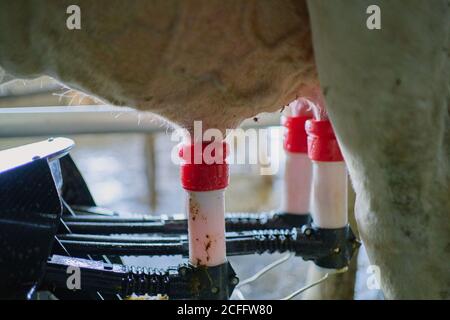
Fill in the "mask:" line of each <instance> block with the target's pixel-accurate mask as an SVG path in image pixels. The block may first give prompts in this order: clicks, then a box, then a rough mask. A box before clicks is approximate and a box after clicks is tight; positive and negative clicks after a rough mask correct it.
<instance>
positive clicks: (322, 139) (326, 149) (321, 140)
mask: <svg viewBox="0 0 450 320" xmlns="http://www.w3.org/2000/svg"><path fill="white" fill-rule="evenodd" d="M305 129H306V132H307V134H308V157H309V158H310V159H311V160H314V161H323V162H339V161H344V158H343V157H342V153H341V149H340V148H339V144H338V142H337V140H336V136H335V135H334V131H333V127H332V126H331V122H330V121H329V120H313V119H311V120H308V121H306V124H305Z"/></svg>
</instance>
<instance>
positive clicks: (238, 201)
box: [0, 133, 382, 299]
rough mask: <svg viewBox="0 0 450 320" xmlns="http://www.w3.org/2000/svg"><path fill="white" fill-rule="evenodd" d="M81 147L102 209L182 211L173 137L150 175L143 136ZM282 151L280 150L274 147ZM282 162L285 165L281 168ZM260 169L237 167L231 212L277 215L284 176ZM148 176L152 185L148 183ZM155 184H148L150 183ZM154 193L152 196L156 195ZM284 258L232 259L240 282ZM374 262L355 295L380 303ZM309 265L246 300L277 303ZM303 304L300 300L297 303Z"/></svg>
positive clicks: (97, 140)
mask: <svg viewBox="0 0 450 320" xmlns="http://www.w3.org/2000/svg"><path fill="white" fill-rule="evenodd" d="M71 138H72V139H74V140H75V142H76V143H77V146H76V148H75V149H74V150H73V152H72V156H73V158H74V159H75V162H76V163H77V164H78V166H79V168H80V170H81V172H82V173H83V175H84V178H85V179H86V181H87V182H88V185H89V187H90V189H91V192H92V193H93V195H94V198H95V199H96V201H97V203H98V204H99V205H100V206H104V207H108V208H112V209H115V210H117V211H121V212H124V213H125V212H126V213H129V214H133V213H144V214H170V213H181V212H182V211H183V199H184V198H183V190H182V189H181V187H180V185H179V182H178V181H179V180H178V179H179V176H178V168H177V167H176V166H175V165H174V164H172V162H171V160H170V151H171V148H172V146H174V145H175V143H174V142H171V141H170V135H169V134H164V133H161V134H157V135H155V136H154V137H153V139H152V140H153V142H152V143H153V147H154V151H155V152H154V155H155V158H154V161H155V167H156V170H155V171H153V170H148V166H147V163H146V156H145V150H146V145H147V146H148V144H149V138H147V137H145V136H144V135H138V134H125V135H124V134H122V135H117V134H111V135H95V136H93V135H84V136H74V137H71ZM39 140H41V139H39V138H32V139H28V138H27V139H25V138H23V139H22V138H21V139H0V149H5V148H9V147H13V146H18V145H21V144H25V143H30V142H35V141H39ZM272 146H273V147H274V148H278V149H279V148H280V146H279V144H278V143H277V144H273V145H272ZM282 162H283V161H281V163H282ZM257 170H258V168H257V167H256V166H250V165H246V166H232V167H231V183H230V187H229V189H228V190H227V202H226V203H227V211H229V212H237V211H253V212H257V211H265V210H273V209H276V208H277V206H278V204H279V201H280V199H279V195H280V193H281V179H280V177H281V176H282V170H280V172H279V173H278V174H277V175H275V176H261V175H259V174H257ZM147 172H150V176H151V175H152V174H154V177H153V179H147ZM149 180H150V181H154V183H153V184H152V183H149V182H148V181H149ZM151 190H153V191H152V192H151ZM280 257H281V255H278V254H276V255H268V254H264V255H260V256H256V255H255V256H241V257H231V258H230V260H231V263H232V264H233V267H234V268H235V270H236V272H237V273H238V274H239V276H240V278H241V279H245V278H247V277H249V276H251V275H253V274H254V273H255V272H256V271H258V270H259V269H261V268H263V267H264V266H265V265H267V264H269V263H270V262H272V261H274V260H275V259H278V258H280ZM178 262H179V257H158V258H142V257H140V258H133V257H129V258H128V259H127V263H130V264H135V265H139V264H148V263H150V264H151V265H152V266H155V267H158V266H160V267H163V266H165V265H169V264H172V265H173V264H177V263H178ZM368 264H369V262H368V259H367V256H366V254H365V252H364V250H360V255H359V261H358V269H359V270H360V271H359V272H358V275H357V285H356V290H355V298H356V299H380V298H381V297H382V294H381V293H380V291H378V290H369V289H367V286H366V281H367V274H366V272H365V270H367V266H368ZM307 267H308V265H307V263H306V262H304V261H303V260H302V259H300V258H291V260H289V261H288V262H286V263H284V264H283V265H281V266H279V267H278V268H276V269H275V270H272V271H270V272H269V273H268V274H266V275H265V276H264V277H263V278H261V279H260V280H258V281H257V282H255V283H254V284H252V285H251V286H247V287H244V288H242V292H243V294H244V295H245V297H246V298H250V299H278V298H281V297H283V296H286V295H287V294H289V293H291V292H292V291H294V290H296V289H298V288H300V287H302V286H304V285H305V281H306V279H305V275H306V270H307ZM297 298H298V299H300V298H301V296H299V297H297Z"/></svg>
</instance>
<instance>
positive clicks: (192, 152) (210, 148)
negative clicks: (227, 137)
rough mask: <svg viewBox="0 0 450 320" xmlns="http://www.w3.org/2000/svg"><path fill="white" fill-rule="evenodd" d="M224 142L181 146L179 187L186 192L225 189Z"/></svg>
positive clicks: (225, 146)
mask: <svg viewBox="0 0 450 320" xmlns="http://www.w3.org/2000/svg"><path fill="white" fill-rule="evenodd" d="M228 151H229V150H228V146H227V143H226V142H196V143H188V144H183V145H182V146H181V148H180V151H179V156H180V157H181V158H182V160H183V161H182V163H181V167H180V173H181V185H182V186H183V188H184V189H185V190H188V191H213V190H220V189H225V188H226V187H227V186H228V182H229V172H228V164H227V162H226V158H227V156H228Z"/></svg>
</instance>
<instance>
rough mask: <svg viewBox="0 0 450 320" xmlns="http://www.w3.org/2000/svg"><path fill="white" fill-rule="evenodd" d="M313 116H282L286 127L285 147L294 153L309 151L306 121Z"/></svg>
mask: <svg viewBox="0 0 450 320" xmlns="http://www.w3.org/2000/svg"><path fill="white" fill-rule="evenodd" d="M309 119H311V116H286V117H283V118H282V123H283V126H284V128H285V131H284V139H283V147H284V150H286V151H289V152H292V153H307V152H308V143H307V135H306V131H305V122H306V121H307V120H309Z"/></svg>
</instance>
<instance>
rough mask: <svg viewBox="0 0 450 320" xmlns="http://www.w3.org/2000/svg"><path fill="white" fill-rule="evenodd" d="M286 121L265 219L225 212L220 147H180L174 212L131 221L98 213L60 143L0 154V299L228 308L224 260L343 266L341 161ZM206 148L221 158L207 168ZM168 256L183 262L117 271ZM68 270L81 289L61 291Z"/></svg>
mask: <svg viewBox="0 0 450 320" xmlns="http://www.w3.org/2000/svg"><path fill="white" fill-rule="evenodd" d="M305 123H306V128H307V131H308V134H309V141H308V148H307V145H306V133H305V131H304V130H305V129H304V128H305ZM284 124H285V127H286V130H287V131H286V134H285V144H284V146H285V150H286V152H287V153H288V155H287V158H288V159H287V162H288V163H287V166H286V167H287V169H286V170H287V175H288V177H286V178H285V179H286V184H285V189H286V192H285V195H284V197H285V199H284V200H283V204H282V206H281V209H280V210H279V212H270V213H259V214H258V213H225V201H224V192H225V189H226V187H227V185H228V180H229V175H228V164H227V163H226V155H227V152H228V150H227V149H228V148H227V145H226V144H225V143H224V142H195V141H188V142H186V143H185V144H184V145H183V146H182V147H181V149H180V157H181V158H182V164H181V183H182V186H183V188H184V189H185V190H186V210H185V211H186V212H185V214H184V215H160V216H144V215H135V216H133V217H131V218H123V217H121V215H120V214H119V213H117V212H114V211H111V210H108V209H104V208H100V207H98V206H97V205H96V203H95V200H94V199H93V197H92V195H91V194H90V192H89V189H88V187H87V185H86V183H85V181H84V180H83V178H82V175H81V174H80V172H79V170H78V169H77V167H76V165H75V163H74V161H73V160H72V158H71V157H70V155H69V151H70V149H71V148H72V147H73V146H74V143H73V142H72V141H71V140H70V139H66V138H55V139H49V140H47V141H42V142H39V143H35V144H30V145H26V146H21V147H18V148H14V149H9V150H5V151H1V152H0V198H1V201H0V276H1V277H2V281H1V282H0V297H2V298H19V299H33V297H34V296H35V293H36V292H37V291H41V290H46V291H50V292H52V293H53V294H54V295H55V296H56V297H57V298H60V299H80V298H81V299H122V298H126V297H130V296H131V295H149V296H156V295H165V296H167V297H169V298H170V299H228V298H229V297H230V296H231V293H232V292H233V290H234V288H235V287H236V286H237V285H238V283H239V278H238V277H237V275H236V273H235V272H234V270H233V268H232V266H231V264H230V263H229V261H227V256H235V255H249V254H261V253H264V252H268V253H274V252H290V253H292V255H296V256H300V257H302V258H303V259H305V260H311V261H313V262H314V263H315V264H316V265H317V266H319V267H321V268H325V269H326V270H342V269H343V268H346V266H348V264H349V262H350V260H351V258H352V256H353V255H354V253H355V251H356V250H357V248H358V246H359V242H358V240H357V239H356V238H355V236H354V234H353V232H352V230H351V229H350V227H349V226H348V223H347V216H346V215H347V212H346V210H347V208H346V193H345V192H346V181H347V180H346V173H345V164H344V162H343V161H342V156H341V155H340V151H339V147H338V144H337V142H336V139H335V137H334V134H333V131H332V128H331V125H330V123H329V122H328V121H315V120H310V119H309V118H308V117H304V116H298V115H291V116H289V117H287V118H286V119H285V120H284ZM299 141H300V142H299ZM208 149H212V150H214V151H213V152H212V153H211V154H212V156H213V157H214V158H215V159H216V160H217V159H219V161H215V162H213V163H209V162H208V161H205V159H204V154H205V152H206V151H207V150H208ZM307 149H308V150H307ZM306 151H308V154H307V153H306ZM197 160H198V161H197ZM296 170H300V171H302V170H303V171H302V172H297V171H296ZM308 170H309V171H308ZM290 173H291V174H290ZM311 173H312V176H313V177H312V178H311ZM292 177H294V178H292ZM311 180H312V181H311ZM309 185H311V190H310V186H309ZM309 193H311V201H312V202H311V205H310V204H309V196H310V195H309ZM336 195H338V196H336ZM299 196H300V197H301V199H299ZM305 198H306V199H305ZM344 198H345V199H344ZM336 199H337V200H336ZM309 207H311V212H312V215H310V214H309V213H308V212H309ZM311 218H312V219H311ZM168 255H177V256H181V257H180V263H179V264H178V265H176V266H171V267H167V268H152V266H148V267H133V266H128V265H126V264H124V263H123V262H122V257H124V256H168ZM75 271H76V272H78V274H79V275H80V279H79V280H80V283H79V286H78V288H70V286H68V279H69V277H70V276H71V275H72V274H71V272H75ZM244 283H248V281H244Z"/></svg>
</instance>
